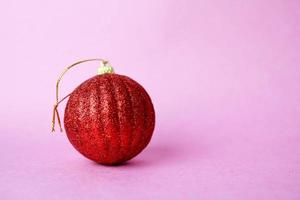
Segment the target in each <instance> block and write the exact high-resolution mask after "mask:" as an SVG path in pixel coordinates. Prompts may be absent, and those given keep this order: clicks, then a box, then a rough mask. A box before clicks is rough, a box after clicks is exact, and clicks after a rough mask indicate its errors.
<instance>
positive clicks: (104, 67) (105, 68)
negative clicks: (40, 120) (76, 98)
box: [51, 58, 114, 132]
mask: <svg viewBox="0 0 300 200" xmlns="http://www.w3.org/2000/svg"><path fill="white" fill-rule="evenodd" d="M90 61H100V63H101V65H100V67H99V68H98V74H104V73H114V70H113V68H112V67H111V66H110V64H109V63H108V61H107V60H104V59H101V58H93V59H86V60H81V61H78V62H76V63H73V64H72V65H70V66H68V67H67V68H65V69H64V71H63V72H62V73H61V75H60V76H59V78H58V79H57V81H56V98H55V104H54V106H53V115H52V126H51V132H54V131H55V119H56V118H57V122H58V125H59V128H60V132H62V131H63V129H62V125H61V121H60V117H59V112H58V109H57V108H58V105H59V104H60V103H61V102H62V101H64V100H65V99H66V98H68V97H69V96H70V95H71V93H70V94H68V95H67V96H65V97H64V98H62V99H61V100H59V83H60V81H61V79H62V77H63V76H64V75H65V74H66V73H67V71H69V70H70V69H71V68H73V67H75V66H77V65H79V64H81V63H85V62H90Z"/></svg>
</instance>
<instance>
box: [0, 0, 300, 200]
mask: <svg viewBox="0 0 300 200" xmlns="http://www.w3.org/2000/svg"><path fill="white" fill-rule="evenodd" d="M0 9H1V12H0V22H1V31H0V38H1V47H0V50H1V80H0V90H1V103H0V110H1V114H0V124H1V127H0V132H1V137H0V138H1V140H0V152H1V160H0V198H1V199H44V200H47V199H75V200H77V199H131V200H133V199H201V200H206V199H222V200H227V199H243V200H248V199H249V200H250V199H251V200H253V199H270V200H276V199H284V200H291V199H295V200H296V199H297V200H299V199H300V106H299V102H300V66H299V65H300V53H299V52H300V12H299V10H300V3H299V1H297V0H272V1H271V0H265V1H262V0H252V1H238V0H228V1H211V0H206V1H203V0H201V1H197V0H194V1H192V0H176V1H172V0H151V1H150V0H149V1H141V0H126V1H125V0H119V1H116V0H110V1H108V0H107V1H103V0H102V1H99V0H98V1H96V0H94V1H79V0H78V1H75V0H72V1H71V0H65V1H58V0H52V1H38V0H28V1H16V0H10V1H2V2H1V6H0ZM94 57H101V58H106V59H108V60H110V61H111V63H112V65H113V66H114V67H115V70H116V72H117V73H120V74H125V75H128V76H130V77H132V78H133V79H135V80H137V81H138V82H140V83H141V84H142V85H143V86H144V87H145V88H146V89H147V91H148V92H149V94H150V95H151V97H152V99H153V102H154V105H155V108H156V114H157V124H156V129H155V132H154V137H153V140H152V141H151V143H150V145H149V146H148V148H147V149H146V150H145V151H143V152H142V153H141V154H140V155H139V156H138V157H136V158H135V159H134V160H132V161H130V162H129V163H127V164H126V165H122V166H118V167H105V166H101V165H97V164H94V163H93V162H91V161H89V160H87V159H85V158H83V157H82V156H81V155H80V154H79V153H77V152H76V151H75V150H74V149H73V148H72V146H71V145H70V143H69V142H68V140H67V138H66V136H65V133H59V132H57V133H56V134H50V121H51V110H52V106H53V103H54V97H55V96H54V94H55V81H56V79H57V77H58V75H59V74H60V73H61V71H62V70H63V68H64V67H66V66H67V65H69V64H72V63H73V62H75V61H78V60H80V59H84V58H94ZM97 67H98V63H89V64H84V65H82V66H81V67H78V68H76V69H74V70H72V71H71V72H69V73H68V74H67V75H66V76H65V79H64V80H63V81H62V88H63V89H62V90H61V94H62V95H66V94H67V93H68V92H70V91H72V89H73V88H74V87H76V86H77V85H78V84H79V83H81V82H82V81H84V80H85V79H87V78H88V77H91V76H93V75H95V73H96V70H97ZM63 109H64V105H62V106H60V111H61V113H63Z"/></svg>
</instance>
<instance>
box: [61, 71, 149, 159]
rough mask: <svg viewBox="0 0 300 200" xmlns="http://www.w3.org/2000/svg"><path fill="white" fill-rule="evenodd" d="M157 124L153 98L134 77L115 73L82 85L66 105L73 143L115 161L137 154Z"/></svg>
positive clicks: (91, 155)
mask: <svg viewBox="0 0 300 200" xmlns="http://www.w3.org/2000/svg"><path fill="white" fill-rule="evenodd" d="M154 124H155V113H154V108H153V104H152V102H151V99H150V97H149V95H148V94H147V92H146V91H145V89H144V88H143V87H142V86H141V85H140V84H138V83H137V82H136V81H134V80H132V79H131V78H129V77H127V76H123V75H118V74H115V73H105V74H101V75H97V76H94V77H92V78H90V79H88V80H86V81H85V82H83V83H82V84H81V85H79V86H78V87H77V88H76V89H75V90H74V91H73V92H72V93H71V95H70V97H69V100H68V102H67V105H66V108H65V116H64V125H65V130H66V133H67V136H68V139H69V140H70V142H71V144H72V145H73V146H74V147H75V149H76V150H78V151H79V152H80V153H81V154H82V155H84V156H85V157H87V158H89V159H91V160H93V161H95V162H97V163H101V164H106V165H114V164H119V163H122V162H125V161H127V160H130V159H131V158H133V157H135V156H136V155H138V154H139V153H140V152H141V151H142V150H143V149H144V148H145V147H146V146H147V145H148V143H149V142H150V139H151V137H152V133H153V130H154Z"/></svg>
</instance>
